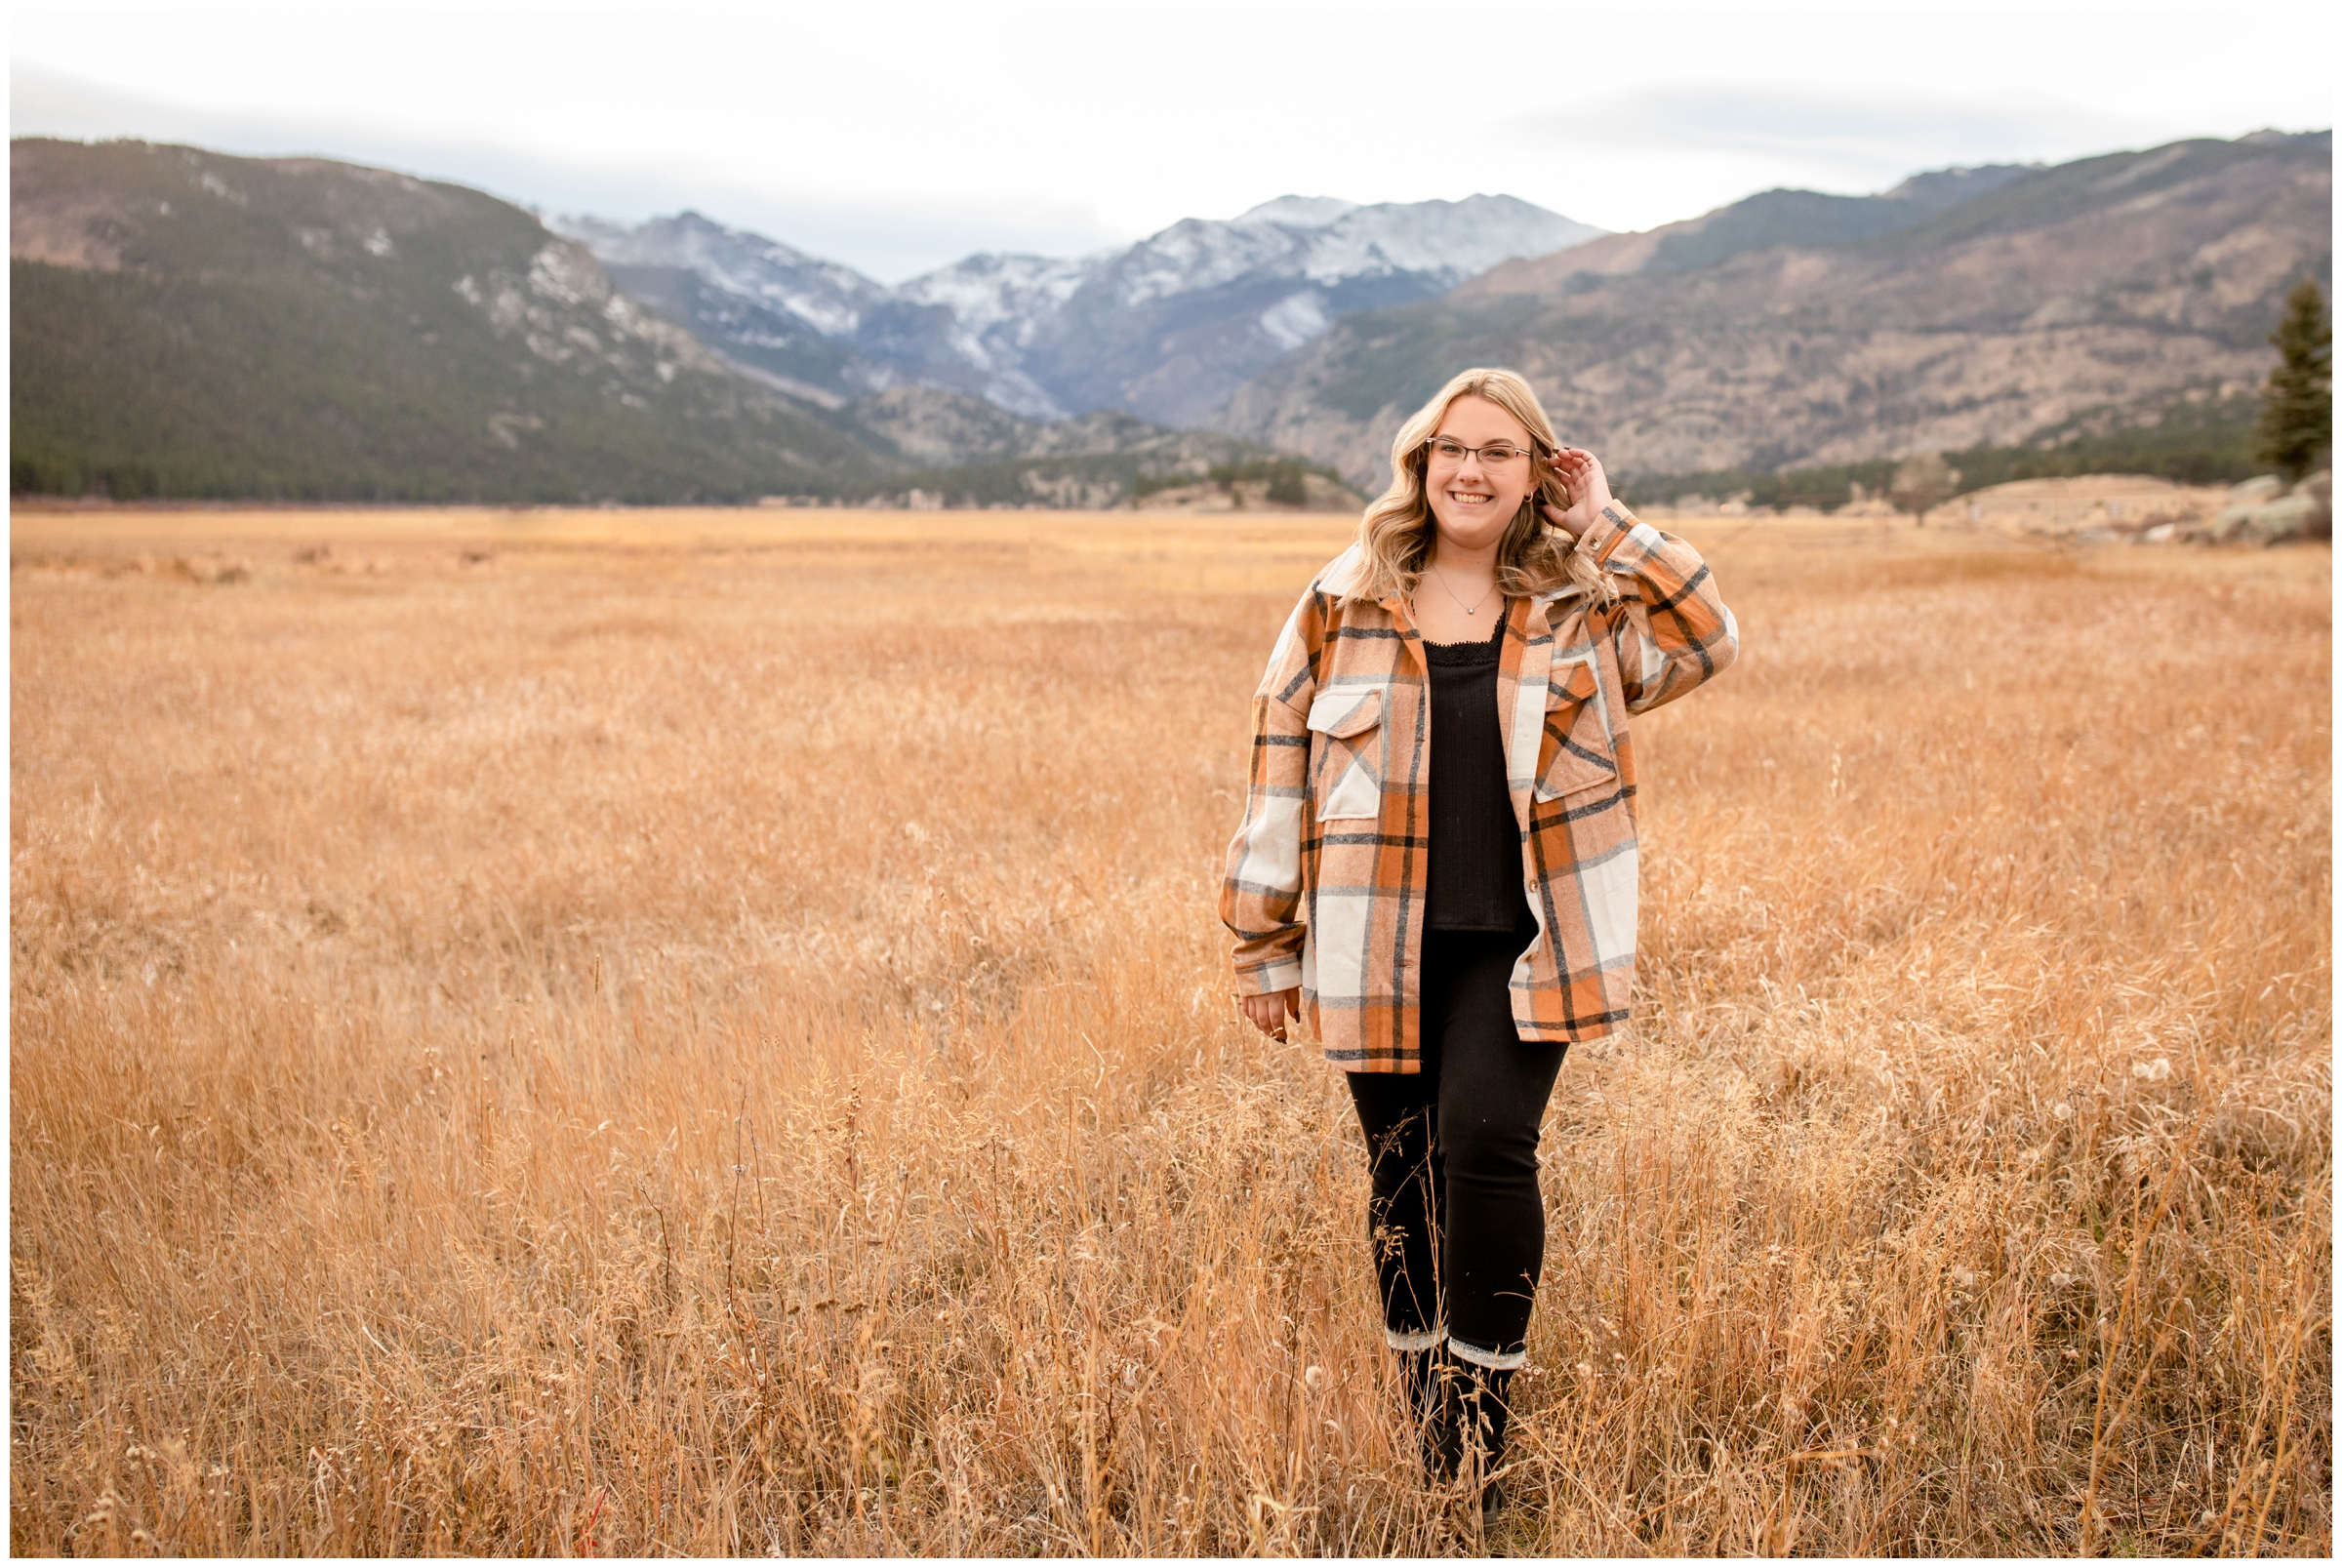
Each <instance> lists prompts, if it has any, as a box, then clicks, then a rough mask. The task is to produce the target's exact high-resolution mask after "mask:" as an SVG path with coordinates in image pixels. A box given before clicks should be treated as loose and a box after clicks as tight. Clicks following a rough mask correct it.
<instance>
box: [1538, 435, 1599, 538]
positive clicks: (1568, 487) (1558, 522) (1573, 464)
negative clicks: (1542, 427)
mask: <svg viewBox="0 0 2342 1568" xmlns="http://www.w3.org/2000/svg"><path fill="white" fill-rule="evenodd" d="M1546 461H1547V462H1550V463H1551V464H1552V465H1553V470H1554V475H1555V478H1557V479H1559V480H1560V481H1561V488H1562V489H1563V490H1564V491H1566V492H1568V494H1569V505H1568V506H1567V507H1566V508H1564V507H1560V506H1548V507H1546V508H1545V515H1546V517H1547V519H1548V520H1550V521H1551V522H1552V523H1553V524H1554V526H1555V527H1556V528H1566V529H1567V530H1569V531H1570V532H1571V533H1572V534H1575V535H1576V536H1577V537H1578V538H1580V539H1584V538H1585V537H1586V531H1587V530H1588V529H1590V528H1592V527H1593V526H1594V520H1595V518H1596V517H1599V516H1600V515H1601V514H1602V508H1603V507H1604V506H1607V505H1609V504H1610V501H1611V496H1610V478H1609V476H1608V475H1607V474H1605V473H1603V472H1602V460H1601V459H1599V458H1597V457H1595V455H1594V454H1593V453H1591V452H1588V451H1586V450H1585V449H1584V448H1583V447H1563V448H1562V449H1561V450H1560V451H1558V452H1556V453H1555V454H1554V455H1553V456H1552V457H1551V458H1549V459H1547V460H1546Z"/></svg>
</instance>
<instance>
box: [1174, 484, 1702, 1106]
mask: <svg viewBox="0 0 2342 1568" xmlns="http://www.w3.org/2000/svg"><path fill="white" fill-rule="evenodd" d="M1583 544H1584V547H1585V548H1587V549H1589V550H1591V551H1593V553H1594V557H1595V561H1596V562H1597V563H1598V564H1599V565H1600V566H1601V568H1602V570H1603V571H1604V572H1606V573H1609V574H1610V575H1611V576H1612V578H1613V579H1615V581H1616V582H1617V583H1618V588H1619V597H1618V599H1617V600H1616V601H1614V602H1613V603H1611V604H1608V605H1596V604H1594V603H1593V602H1591V596H1590V595H1589V594H1587V593H1586V591H1585V590H1584V589H1582V588H1580V587H1579V586H1578V585H1577V584H1575V583H1570V584H1568V585H1566V586H1563V587H1561V588H1558V589H1555V590H1553V591H1551V592H1547V593H1543V594H1538V595H1535V596H1533V597H1529V598H1522V599H1515V600H1514V601H1513V603H1512V605H1511V607H1510V610H1509V611H1508V614H1507V617H1506V623H1505V637H1504V651H1503V658H1502V663H1500V664H1499V666H1498V672H1497V711H1498V713H1499V714H1500V715H1501V716H1503V718H1504V719H1505V736H1504V739H1505V760H1506V774H1507V782H1508V784H1510V786H1511V789H1512V795H1513V815H1514V820H1515V821H1516V822H1517V823H1518V824H1519V826H1520V860H1521V877H1522V882H1523V885H1524V886H1525V888H1526V890H1527V893H1528V899H1529V907H1530V908H1531V910H1533V911H1534V912H1535V914H1536V917H1537V926H1538V935H1537V939H1536V941H1535V942H1534V943H1532V944H1531V945H1530V946H1529V948H1528V950H1527V951H1526V952H1524V953H1522V954H1521V956H1520V959H1519V961H1518V962H1517V963H1515V964H1514V966H1513V983H1512V984H1513V1017H1514V1023H1515V1024H1516V1025H1518V1027H1519V1029H1520V1034H1521V1038H1523V1039H1528V1040H1585V1039H1592V1038H1594V1037H1595V1036H1597V1035H1602V1034H1607V1033H1609V1032H1610V1031H1611V1030H1612V1029H1613V1028H1616V1027H1617V1026H1618V1025H1621V1024H1623V1023H1625V1022H1626V1020H1627V1006H1628V992H1629V990H1630V988H1631V987H1632V985H1633V983H1634V978H1635V897H1636V883H1637V877H1636V868H1635V867H1636V861H1635V748H1634V744H1633V742H1632V741H1631V739H1630V738H1629V735H1628V731H1627V718H1628V715H1629V714H1633V713H1641V712H1644V711H1646V710H1648V709H1650V708H1654V707H1657V706H1658V705H1659V704H1662V703H1669V702H1673V701H1675V699H1676V698H1678V697H1680V696H1682V695H1683V694H1684V693H1685V692H1688V691H1690V690H1691V689H1692V688H1693V687H1695V686H1697V685H1699V684H1700V683H1701V682H1702V681H1704V680H1706V679H1708V677H1709V676H1711V675H1714V674H1715V673H1716V671H1717V670H1719V669H1722V668H1723V667H1724V666H1725V665H1726V664H1729V663H1732V658H1733V655H1734V654H1735V653H1736V652H1737V651H1738V649H1739V633H1738V630H1737V628H1736V627H1735V626H1734V624H1733V621H1732V612H1731V611H1729V610H1727V609H1725V608H1724V603H1723V600H1722V599H1721V598H1719V597H1718V596H1717V594H1716V580H1715V578H1714V576H1713V575H1712V574H1711V573H1710V572H1709V570H1708V565H1707V563H1706V562H1705V561H1703V560H1701V559H1700V556H1699V553H1698V552H1697V551H1696V550H1694V549H1693V548H1692V547H1691V546H1690V545H1689V544H1687V543H1684V542H1683V541H1682V540H1679V539H1676V537H1674V536H1673V535H1670V534H1662V533H1660V532H1659V531H1658V530H1656V529H1654V528H1652V527H1651V526H1650V525H1649V524H1647V523H1641V522H1637V521H1636V520H1635V517H1634V516H1633V514H1632V513H1630V512H1628V511H1627V509H1626V508H1625V507H1624V506H1621V505H1617V504H1613V505H1611V506H1608V507H1605V508H1604V509H1603V511H1602V514H1601V516H1600V517H1598V518H1597V519H1595V525H1594V527H1593V528H1592V529H1590V530H1589V531H1588V534H1587V537H1586V539H1585V540H1584V541H1583ZM1357 556H1358V550H1357V546H1356V545H1354V544H1353V545H1352V546H1351V548H1349V549H1348V550H1345V551H1344V552H1343V553H1342V554H1341V555H1339V556H1336V557H1335V558H1334V560H1333V561H1332V562H1331V563H1329V564H1328V565H1327V567H1326V568H1325V570H1324V571H1322V572H1320V573H1319V574H1318V575H1317V578H1316V581H1314V582H1313V583H1311V584H1310V587H1309V591H1308V592H1306V593H1304V594H1303V595H1302V597H1301V603H1300V604H1298V605H1297V606H1295V607H1294V610H1293V614H1292V617H1291V619H1289V620H1288V621H1287V622H1286V623H1285V628H1284V630H1283V632H1282V633H1280V634H1279V635H1278V637H1277V639H1276V648H1275V651H1274V652H1272V654H1271V655H1270V656H1269V668H1268V672H1267V673H1266V674H1265V675H1263V676H1262V677H1261V684H1260V689H1259V690H1258V691H1257V692H1256V693H1255V694H1254V697H1253V704H1252V778H1251V784H1250V788H1249V790H1248V792H1247V797H1246V800H1245V805H1244V824H1243V826H1241V827H1239V828H1238V829H1237V830H1236V836H1235V838H1234V840H1233V841H1232V843H1231V844H1230V845H1229V853H1228V879H1227V881H1226V883H1225V884H1224V885H1223V886H1222V888H1221V893H1220V918H1221V919H1222V920H1223V921H1225V922H1226V923H1227V925H1228V927H1229V929H1230V930H1231V931H1232V932H1233V933H1234V934H1235V937H1236V945H1235V969H1236V983H1237V985H1238V987H1239V989H1240V990H1242V991H1243V992H1245V993H1247V994H1259V993H1263V992H1270V991H1280V990H1285V989H1289V988H1290V987H1293V986H1296V985H1298V986H1300V987H1301V993H1302V1005H1303V1012H1304V1016H1305V1017H1306V1018H1307V1019H1308V1020H1309V1023H1310V1026H1311V1028H1312V1030H1313V1031H1314V1032H1315V1033H1316V1035H1317V1038H1318V1040H1319V1042H1320V1043H1321V1044H1322V1045H1323V1047H1324V1050H1325V1054H1326V1057H1327V1058H1328V1059H1329V1060H1330V1061H1332V1062H1334V1063H1336V1064H1337V1065H1341V1066H1343V1067H1345V1068H1348V1069H1349V1070H1351V1071H1353V1072H1414V1071H1417V1070H1418V1069H1419V1066H1420V1058H1419V1049H1420V1048H1419V1039H1418V1017H1419V1008H1420V998H1421V995H1422V973H1421V961H1422V954H1423V931H1424V899H1425V889H1426V886H1427V875H1426V872H1427V867H1428V864H1429V857H1428V855H1427V851H1428V849H1429V847H1430V842H1431V840H1430V830H1431V829H1430V817H1429V812H1428V805H1429V802H1428V800H1427V798H1426V797H1427V794H1428V791H1429V772H1430V764H1431V744H1432V736H1431V717H1432V714H1431V701H1430V687H1429V684H1428V680H1427V677H1426V673H1425V665H1424V658H1423V651H1422V636H1421V634H1420V633H1419V632H1418V631H1417V630H1416V628H1415V624H1414V622H1413V620H1412V619H1411V617H1410V616H1409V615H1408V613H1407V608H1406V605H1405V603H1404V601H1403V600H1400V599H1396V598H1392V599H1385V600H1383V601H1381V602H1380V603H1372V604H1369V603H1357V604H1348V605H1345V604H1344V603H1342V594H1343V592H1344V590H1345V589H1346V588H1347V586H1348V585H1349V583H1350V581H1351V576H1350V574H1351V573H1352V571H1353V568H1354V565H1355V562H1356V560H1357Z"/></svg>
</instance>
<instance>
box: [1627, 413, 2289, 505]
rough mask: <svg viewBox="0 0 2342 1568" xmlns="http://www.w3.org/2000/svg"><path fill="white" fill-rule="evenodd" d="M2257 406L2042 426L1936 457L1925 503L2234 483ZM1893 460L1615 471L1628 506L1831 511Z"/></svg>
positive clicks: (1874, 489)
mask: <svg viewBox="0 0 2342 1568" xmlns="http://www.w3.org/2000/svg"><path fill="white" fill-rule="evenodd" d="M2262 406H2263V405H2262V400H2261V399H2258V398H2235V397H2232V398H2227V399H2206V400H2204V401H2203V402H2202V403H2187V402H2180V403H2176V404H2174V405H2173V406H2172V407H2171V408H2168V409H2166V410H2164V411H2163V412H2162V419H2161V422H2160V423H2158V424H2155V425H2152V426H2136V427H2132V428H2128V429H2120V430H2113V431H2108V432H2105V433H2087V432H2086V424H2087V421H2086V419H2082V418H2078V419H2076V420H2074V421H2069V422H2068V423H2067V426H2066V427H2064V428H2061V429H2057V430H2052V431H2049V432H2045V433H2044V435H2043V437H2042V438H2041V440H2040V441H2039V442H2035V443H2028V444H2026V445H2023V446H1977V447H1967V448H1964V449H1962V450H1959V451H1955V452H1946V453H1943V454H1941V460H1942V462H1943V464H1944V465H1945V466H1946V467H1947V468H1948V469H1950V470H1952V473H1953V477H1952V478H1951V480H1950V482H1949V489H1948V491H1947V492H1946V493H1945V495H1944V496H1939V497H1937V498H1935V500H1933V501H1929V502H1928V503H1927V504H1928V505H1933V504H1935V503H1936V502H1937V501H1940V500H1943V499H1948V497H1949V496H1964V495H1966V494H1968V493H1969V492H1971V491H1976V490H1987V489H1990V488H1991V487H1993V486H1994V485H2001V484H2007V483H2009V482H2010V481H2012V480H2017V479H2067V478H2073V477H2075V476H2077V475H2080V474H2088V473H2136V474H2150V475H2154V476H2156V477H2159V478H2163V479H2169V480H2171V481H2173V482H2174V483H2177V484H2187V485H2225V484H2235V483H2237V482H2239V481H2240V480H2243V479H2249V478H2251V477H2252V476H2253V475H2254V474H2256V473H2266V472H2267V471H2268V470H2269V466H2270V462H2269V461H2268V460H2266V459H2264V458H2263V457H2262V456H2261V454H2260V452H2259V450H2258V449H2257V447H2256V434H2255V432H2256V420H2257V418H2258V416H2259V414H2260V411H2261V408H2262ZM2330 422H2331V415H2330V412H2329V413H2328V416H2327V423H2328V424H2329V425H2330ZM1900 466H1901V464H1900V463H1898V462H1895V461H1893V460H1889V459H1881V460H1879V461H1877V462H1843V463H1829V464H1818V465H1815V466H1812V467H1802V468H1787V469H1783V470H1781V471H1779V472H1776V473H1760V472H1757V471H1754V470H1751V469H1743V468H1711V469H1705V470H1702V471H1699V472H1695V473H1663V474H1644V473H1634V472H1627V473H1623V474H1622V475H1621V476H1620V481H1619V491H1620V494H1621V496H1622V497H1624V498H1625V499H1626V500H1627V502H1628V503H1629V504H1636V503H1640V504H1643V505H1661V506H1665V505H1673V504H1675V503H1676V502H1678V501H1680V500H1681V499H1682V498H1684V497H1686V496H1708V497H1713V498H1715V499H1716V500H1719V501H1721V500H1725V499H1728V498H1731V497H1735V496H1742V497H1746V498H1747V501H1748V504H1749V505H1751V506H1752V507H1757V506H1762V507H1769V508H1771V509H1773V510H1775V511H1786V510H1787V509H1789V508H1790V507H1792V506H1811V507H1813V508H1814V509H1816V510H1817V511H1824V512H1831V511H1836V510H1837V508H1838V507H1840V506H1843V505H1845V504H1847V503H1849V502H1851V501H1852V500H1853V499H1854V487H1855V486H1857V485H1860V486H1861V487H1862V490H1863V493H1864V494H1866V495H1873V496H1884V495H1887V494H1888V493H1889V492H1890V491H1891V490H1893V489H1894V487H1895V477H1896V472H1897V469H1898V468H1899V467H1900ZM1912 493H1913V494H1917V492H1916V491H1914V492H1912ZM1922 509H1923V508H1922Z"/></svg>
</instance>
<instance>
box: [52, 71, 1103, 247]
mask: <svg viewBox="0 0 2342 1568" xmlns="http://www.w3.org/2000/svg"><path fill="white" fill-rule="evenodd" d="M9 88H10V102H9V132H10V134H11V135H12V136H59V137H67V138H71V139H74V140H77V141H95V140H99V139H102V138H111V137H135V138H139V139H141V140H145V141H183V142H190V143H193V144H195V145H198V146H204V147H209V148H211V149H213V150H214V151H219V152H228V153H235V154H241V155H245V156H253V157H283V156H293V155H314V156H322V157H328V158H341V159H346V160H348V161H349V162H352V163H365V164H374V165H378V166H381V167H384V168H391V169H397V170H400V171H402V172H404V173H407V174H412V175H418V176H421V177H422V178H424V179H426V180H447V181H455V182H456V183H459V184H465V185H470V186H473V187H475V188H477V189H480V190H485V191H488V192H490V193H492V194H494V195H498V196H502V197H504V198H505V199H506V200H510V201H517V202H521V203H524V204H526V205H528V206H532V207H536V208H539V209H541V210H544V211H547V212H564V213H590V214H593V215H594V216H596V217H601V218H611V219H618V220H621V221H639V220H641V219H645V218H650V217H654V216H658V215H661V214H666V213H673V212H678V211H681V210H683V209H684V208H693V209H696V210H698V211H699V212H701V213H704V214H705V215H707V217H709V218H712V219H714V220H715V221H717V222H720V223H727V224H730V225H732V226H733V227H736V228H748V229H753V230H755V231H756V232H758V233H761V234H765V235H768V236H769V237H771V238H773V239H777V240H781V241H783V242H784V243H786V244H788V245H792V246H795V247H796V248H797V249H799V250H802V251H806V252H809V253H810V254H812V255H815V256H819V257H822V258H825V259H826V260H830V261H843V262H844V263H845V264H846V265H848V266H851V267H854V268H856V269H858V270H860V271H862V272H865V273H868V274H869V275H870V276H872V277H874V278H877V279H879V280H880V281H881V282H886V283H899V282H901V281H903V280H905V279H907V278H909V277H912V276H915V275H916V274H918V273H921V272H925V271H929V270H931V269H933V268H935V267H939V266H945V265H948V264H949V263H950V262H952V261H958V260H959V259H960V258H961V257H963V256H967V255H969V254H970V253H972V252H976V251H1019V252H1030V253H1034V254H1038V255H1042V256H1081V255H1086V254H1088V253H1090V252H1092V251H1097V250H1101V249H1104V248H1106V247H1108V246H1113V245H1122V244H1127V243H1129V241H1130V240H1132V239H1134V238H1136V237H1137V236H1136V235H1134V234H1130V233H1125V232H1122V231H1120V230H1118V229H1115V228H1112V227H1110V226H1109V225H1108V224H1107V223H1106V222H1105V221H1103V220H1101V218H1100V217H1099V215H1098V213H1097V212H1096V210H1095V209H1094V208H1093V207H1091V206H1089V205H1088V204H1086V203H1083V202H1079V201H1073V200H1065V201H1051V200H1043V199H1017V198H1014V197H1005V196H1002V197H989V198H988V197H981V196H979V197H966V196H956V195H949V194H938V193H930V192H921V191H917V190H915V189H914V190H905V189H902V188H900V187H897V188H893V189H886V190H873V192H872V193H871V194H870V195H869V196H868V197H867V198H861V199H856V198H852V197H845V196H839V195H836V194H834V193H829V192H816V191H804V190H799V189H792V188H790V186H789V185H788V184H787V183H786V182H785V181H773V182H771V183H765V182H762V181H754V180H749V179H743V178H742V177H741V175H740V173H739V172H738V171H737V170H736V169H730V168H725V167H722V166H720V165H716V164H713V163H710V162H707V161H702V160H695V159H692V158H689V157H679V156H675V155H672V154H668V155H665V156H656V157H651V158H645V159H642V160H640V161H634V162H627V161H620V160H601V159H576V158H572V159H564V158H560V157H558V156H553V155H548V154H546V153H545V152H542V151H539V150H536V149H534V148H530V147H525V146H519V145H514V144H512V143H510V142H505V141H495V140H485V139H463V140H456V139H449V138H439V137H432V136H429V135H424V134H418V133H416V132H414V131H411V130H407V129H405V128H402V127H399V126H395V125H387V124H384V123H380V122H378V121H370V120H367V119H361V118H351V119H347V120H339V121H337V120H328V119H323V118H319V117H314V116H310V115H305V114H301V113H282V112H280V113H274V114H269V113H252V112H237V111H234V110H222V109H213V108H203V107H196V106H192V105H188V104H183V103H175V102H172V101H168V100H165V99H161V98H153V97H147V96H144V95H141V94H136V93H127V92H123V91H121V90H119V89H116V88H113V87H108V86H103V85H101V84H97V83H93V82H88V81H85V80H83V79H81V78H78V77H74V76H70V75H67V74H65V73H62V72H60V71H55V70H50V69H47V68H45V67H43V66H39V65H34V64H30V63H27V62H25V61H20V60H19V61H12V62H11V64H10V69H9Z"/></svg>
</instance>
